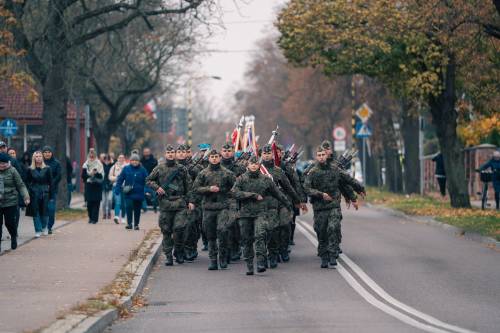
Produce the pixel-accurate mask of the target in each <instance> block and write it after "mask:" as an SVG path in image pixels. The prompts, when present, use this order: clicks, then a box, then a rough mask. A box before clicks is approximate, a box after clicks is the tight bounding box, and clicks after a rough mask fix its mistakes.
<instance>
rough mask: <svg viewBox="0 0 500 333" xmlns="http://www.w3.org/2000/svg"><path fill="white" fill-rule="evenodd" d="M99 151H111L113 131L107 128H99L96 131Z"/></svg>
mask: <svg viewBox="0 0 500 333" xmlns="http://www.w3.org/2000/svg"><path fill="white" fill-rule="evenodd" d="M94 135H95V139H96V144H97V152H98V153H99V154H100V153H104V154H107V153H109V141H110V140H111V135H112V134H111V132H110V131H107V130H99V131H95V132H94Z"/></svg>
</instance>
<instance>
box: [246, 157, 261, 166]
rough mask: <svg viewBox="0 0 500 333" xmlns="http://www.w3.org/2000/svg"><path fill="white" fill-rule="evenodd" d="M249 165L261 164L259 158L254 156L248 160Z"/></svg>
mask: <svg viewBox="0 0 500 333" xmlns="http://www.w3.org/2000/svg"><path fill="white" fill-rule="evenodd" d="M248 163H252V164H260V161H259V158H258V157H257V156H255V155H254V156H252V157H250V158H249V159H248Z"/></svg>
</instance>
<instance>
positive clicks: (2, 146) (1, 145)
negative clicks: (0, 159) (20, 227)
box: [0, 141, 26, 240]
mask: <svg viewBox="0 0 500 333" xmlns="http://www.w3.org/2000/svg"><path fill="white" fill-rule="evenodd" d="M11 149H12V148H11ZM8 150H9V149H8V148H7V144H6V143H5V142H3V141H0V153H6V155H7V157H8V158H9V162H10V165H11V166H13V167H14V169H16V171H17V173H19V175H20V176H21V179H22V180H23V182H24V181H26V170H25V169H24V168H23V167H22V166H21V164H20V163H19V162H18V161H17V159H16V158H15V157H14V158H13V157H12V156H11V155H9V154H8V153H7V152H8ZM14 153H15V151H14ZM20 206H24V202H23V200H21V199H20V201H19V205H18V206H17V208H16V223H18V224H19V218H20V217H21V213H20ZM0 240H1V239H0Z"/></svg>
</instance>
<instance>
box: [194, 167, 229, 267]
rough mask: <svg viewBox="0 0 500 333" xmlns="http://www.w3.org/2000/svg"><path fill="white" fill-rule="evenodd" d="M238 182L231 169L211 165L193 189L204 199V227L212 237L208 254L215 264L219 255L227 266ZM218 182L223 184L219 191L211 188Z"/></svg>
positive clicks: (201, 174)
mask: <svg viewBox="0 0 500 333" xmlns="http://www.w3.org/2000/svg"><path fill="white" fill-rule="evenodd" d="M234 181H235V177H234V175H233V173H232V172H231V171H229V170H227V169H226V168H224V167H222V166H221V165H220V164H216V165H214V164H210V165H209V166H208V167H207V168H206V169H204V170H203V171H201V172H200V174H199V175H198V176H197V177H196V180H195V181H194V184H193V191H194V192H195V193H196V194H198V195H200V196H201V197H202V198H203V202H202V207H203V228H204V230H205V233H206V235H207V239H208V256H209V258H210V260H211V261H212V264H213V263H214V261H215V265H216V264H217V254H218V255H219V261H220V266H221V268H225V266H226V265H227V238H228V235H227V234H228V223H229V221H230V218H229V191H230V190H231V188H232V187H233V184H234ZM214 185H215V186H218V187H219V189H220V190H219V192H211V191H210V187H211V186H214ZM217 240H218V241H219V244H218V245H219V246H217ZM215 267H216V266H215Z"/></svg>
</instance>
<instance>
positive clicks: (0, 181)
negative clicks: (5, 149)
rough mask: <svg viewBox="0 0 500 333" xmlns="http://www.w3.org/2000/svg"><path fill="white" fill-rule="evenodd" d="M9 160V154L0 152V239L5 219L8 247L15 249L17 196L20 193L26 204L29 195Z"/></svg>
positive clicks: (28, 200)
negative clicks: (8, 237) (8, 235)
mask: <svg viewBox="0 0 500 333" xmlns="http://www.w3.org/2000/svg"><path fill="white" fill-rule="evenodd" d="M9 162H10V159H9V155H7V154H6V153H0V240H1V239H2V229H3V221H4V220H5V226H6V227H7V230H8V231H9V234H10V247H11V249H12V250H15V249H16V248H17V226H18V224H17V222H16V214H17V198H18V195H19V194H20V195H21V196H22V197H23V200H24V203H25V204H26V205H28V204H29V202H30V197H29V195H28V190H27V189H26V186H25V185H24V183H23V181H22V179H21V176H20V175H19V173H18V172H17V170H16V169H15V168H13V167H12V166H11V165H10V163H9ZM1 245H2V243H1V242H0V246H1ZM0 251H1V249H0Z"/></svg>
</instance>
